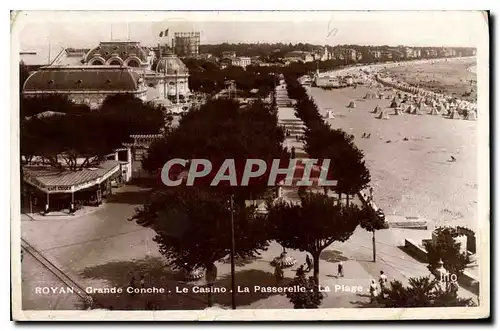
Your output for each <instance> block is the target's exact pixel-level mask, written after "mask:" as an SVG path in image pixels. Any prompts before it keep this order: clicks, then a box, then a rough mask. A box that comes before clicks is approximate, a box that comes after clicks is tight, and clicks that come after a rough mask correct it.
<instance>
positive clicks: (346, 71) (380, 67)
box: [319, 56, 477, 105]
mask: <svg viewBox="0 0 500 331" xmlns="http://www.w3.org/2000/svg"><path fill="white" fill-rule="evenodd" d="M472 59H476V56H469V57H457V58H439V59H420V60H411V61H403V62H389V63H375V64H367V65H363V66H350V67H345V68H341V69H334V70H331V71H326V72H323V73H320V74H319V77H336V76H342V75H358V74H359V71H363V72H369V73H370V74H371V75H377V74H380V73H382V72H384V71H385V72H384V73H385V75H386V76H388V77H389V78H390V79H391V80H394V81H397V82H398V83H399V84H411V81H412V79H408V78H406V79H401V78H400V77H399V75H398V74H395V73H392V72H389V71H388V70H390V69H392V68H398V67H403V68H404V67H412V66H422V65H433V64H438V65H439V64H444V63H448V62H451V63H454V64H456V63H460V62H464V61H470V60H472ZM475 62H477V59H476V61H475ZM466 70H467V71H468V72H470V73H473V74H474V75H477V74H476V63H474V64H471V65H469V66H468V67H467V69H466ZM429 71H432V70H429ZM476 80H477V77H476ZM425 85H426V84H425V83H424V84H423V85H422V86H421V87H419V89H420V90H422V93H424V94H441V95H442V96H443V97H455V96H453V92H452V91H449V89H448V90H447V89H446V86H444V85H443V84H441V85H439V84H438V87H435V88H434V90H435V89H444V90H445V91H444V92H442V93H436V91H433V89H432V88H429V87H428V86H425ZM452 85H453V84H452ZM476 93H477V92H476ZM457 99H461V98H460V97H459V98H457ZM462 101H465V102H467V103H472V104H474V105H476V104H477V96H476V98H475V100H473V101H472V102H471V101H470V100H462Z"/></svg>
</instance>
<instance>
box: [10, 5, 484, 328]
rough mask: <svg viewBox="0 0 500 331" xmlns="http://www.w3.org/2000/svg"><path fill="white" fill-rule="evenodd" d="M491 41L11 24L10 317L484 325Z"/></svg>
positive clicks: (455, 20)
mask: <svg viewBox="0 0 500 331" xmlns="http://www.w3.org/2000/svg"><path fill="white" fill-rule="evenodd" d="M488 29H489V13H488V12H486V11H435V12H433V11H338V12H337V11H329V12H327V11H315V12H306V11H304V12H291V11H288V12H279V11H272V12H271V11H269V12H266V11H262V12H257V11H254V12H244V11H243V12H207V11H205V12H201V11H200V12H196V11H192V12H162V11H155V12H118V11H116V12H114V11H80V12H78V11H67V12H65V11H53V12H51V11H45V12H37V11H19V12H12V14H11V34H12V46H11V61H12V63H11V66H10V67H11V77H12V80H11V84H12V85H11V94H12V125H11V127H12V143H11V146H12V151H11V157H12V161H11V163H12V169H14V170H13V174H12V197H13V200H12V202H11V206H12V209H11V215H12V220H11V222H12V227H11V228H12V236H11V238H12V243H11V244H12V250H11V251H12V259H11V261H12V262H11V263H12V316H13V319H15V320H18V321H36V320H51V321H54V320H55V321H63V320H144V321H146V320H163V321H178V320H193V321H195V320H206V321H211V320H255V321H258V320H277V321H279V320H394V319H427V320H429V319H430V320H432V319H480V318H487V317H489V315H490V296H489V294H490V292H489V288H490V256H489V251H490V242H491V240H490V205H489V199H490V193H489V181H490V169H489V135H490V133H489V106H490V105H489V70H490V69H489V35H488V33H489V32H488Z"/></svg>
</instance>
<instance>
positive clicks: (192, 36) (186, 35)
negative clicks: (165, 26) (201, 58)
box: [174, 32, 200, 57]
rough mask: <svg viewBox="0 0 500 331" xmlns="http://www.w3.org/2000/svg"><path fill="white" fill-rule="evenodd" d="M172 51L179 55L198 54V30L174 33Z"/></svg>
mask: <svg viewBox="0 0 500 331" xmlns="http://www.w3.org/2000/svg"><path fill="white" fill-rule="evenodd" d="M174 53H175V55H177V56H180V57H196V56H198V54H200V33H199V32H176V33H175V34H174Z"/></svg>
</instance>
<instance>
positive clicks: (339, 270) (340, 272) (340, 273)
mask: <svg viewBox="0 0 500 331" xmlns="http://www.w3.org/2000/svg"><path fill="white" fill-rule="evenodd" d="M338 276H340V277H344V265H343V264H342V261H340V262H339V264H338V266H337V277H338Z"/></svg>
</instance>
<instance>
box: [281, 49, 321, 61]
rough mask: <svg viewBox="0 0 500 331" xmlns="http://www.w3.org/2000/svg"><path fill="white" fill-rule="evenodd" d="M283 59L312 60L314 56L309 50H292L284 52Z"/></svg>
mask: <svg viewBox="0 0 500 331" xmlns="http://www.w3.org/2000/svg"><path fill="white" fill-rule="evenodd" d="M284 60H285V61H289V62H312V61H314V56H313V55H312V54H311V53H309V52H303V51H293V52H288V53H286V54H285V56H284Z"/></svg>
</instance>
